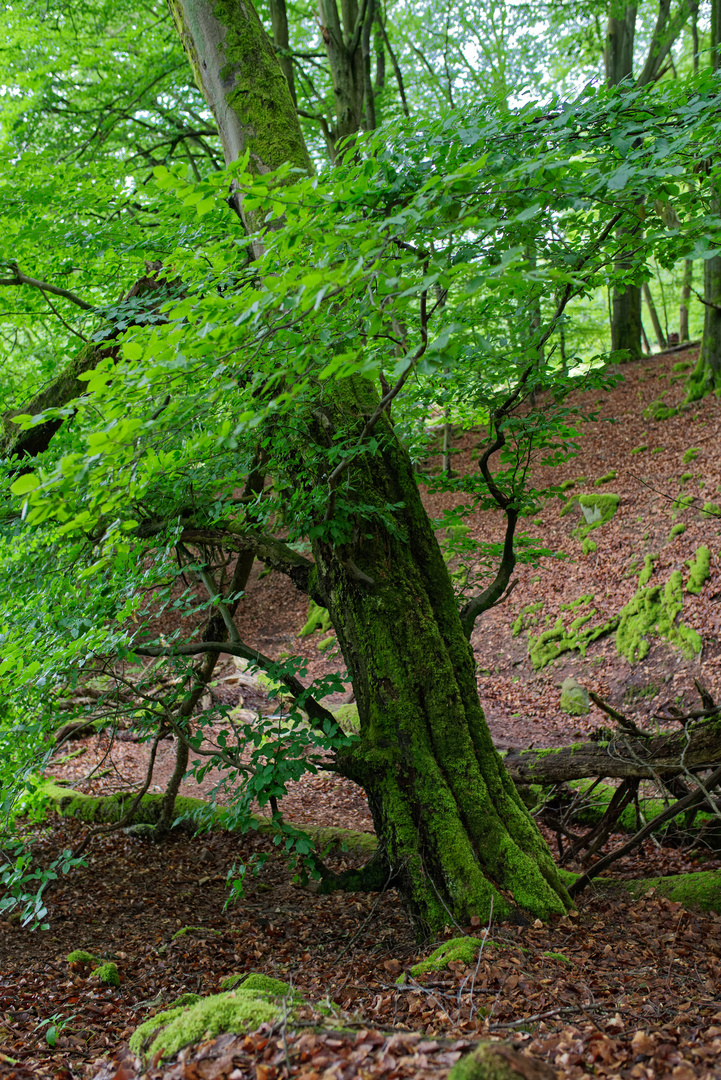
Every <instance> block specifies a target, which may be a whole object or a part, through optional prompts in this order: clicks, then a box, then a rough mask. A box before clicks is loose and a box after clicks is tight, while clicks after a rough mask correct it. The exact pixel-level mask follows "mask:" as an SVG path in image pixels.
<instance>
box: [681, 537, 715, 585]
mask: <svg viewBox="0 0 721 1080" xmlns="http://www.w3.org/2000/svg"><path fill="white" fill-rule="evenodd" d="M710 560H711V552H710V551H709V549H708V548H707V547H706V545H705V544H702V545H701V547H700V548H698V549H697V551H696V558H695V560H694V561H693V562H692V563H689V568H690V571H691V573H690V574H689V579H688V584H687V585H686V590H687V592H690V593H694V594H695V595H696V596H698V594H699V593H700V592H701V590H702V589H703V587H704V584H705V582H706V579H707V578H708V576H709V574H710V572H711V566H710Z"/></svg>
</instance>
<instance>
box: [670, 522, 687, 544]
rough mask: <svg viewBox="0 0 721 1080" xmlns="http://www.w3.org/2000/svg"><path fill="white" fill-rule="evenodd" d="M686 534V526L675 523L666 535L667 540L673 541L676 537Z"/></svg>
mask: <svg viewBox="0 0 721 1080" xmlns="http://www.w3.org/2000/svg"><path fill="white" fill-rule="evenodd" d="M685 532H686V526H685V525H684V523H683V522H682V521H677V522H676V524H675V525H672V526H671V532H670V533H669V534H668V538H669V540H673V539H674V538H675V537H676V536H683V534H684V533H685Z"/></svg>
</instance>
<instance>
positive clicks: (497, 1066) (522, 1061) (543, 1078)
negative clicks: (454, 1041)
mask: <svg viewBox="0 0 721 1080" xmlns="http://www.w3.org/2000/svg"><path fill="white" fill-rule="evenodd" d="M448 1080H556V1071H555V1069H552V1068H551V1066H550V1065H547V1064H546V1063H545V1061H540V1060H539V1059H538V1058H531V1057H529V1056H527V1055H526V1054H519V1053H518V1051H517V1050H513V1049H512V1048H511V1047H510V1046H506V1045H504V1044H503V1043H487V1042H483V1043H478V1044H477V1045H476V1046H474V1048H473V1050H471V1052H470V1054H466V1055H465V1057H462V1058H461V1059H460V1061H457V1062H456V1064H455V1065H454V1066H453V1068H452V1069H451V1071H450V1072H449V1074H448Z"/></svg>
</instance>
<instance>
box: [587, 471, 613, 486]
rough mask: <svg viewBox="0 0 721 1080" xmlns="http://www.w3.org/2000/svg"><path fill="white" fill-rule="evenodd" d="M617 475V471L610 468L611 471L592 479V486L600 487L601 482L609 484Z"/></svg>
mask: <svg viewBox="0 0 721 1080" xmlns="http://www.w3.org/2000/svg"><path fill="white" fill-rule="evenodd" d="M617 476H618V473H617V472H616V470H615V469H611V471H610V472H607V473H606V475H605V476H599V478H598V480H594V481H593V486H594V487H600V486H601V484H610V483H611V481H612V480H615V479H616V477H617Z"/></svg>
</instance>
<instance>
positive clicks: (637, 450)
mask: <svg viewBox="0 0 721 1080" xmlns="http://www.w3.org/2000/svg"><path fill="white" fill-rule="evenodd" d="M644 450H648V443H644V444H643V446H634V448H633V450H632V451H631V453H632V454H642V453H643V452H644Z"/></svg>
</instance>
